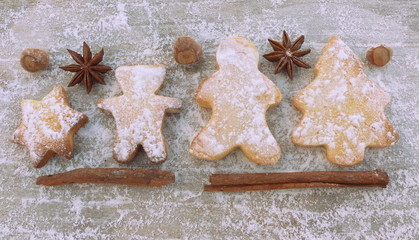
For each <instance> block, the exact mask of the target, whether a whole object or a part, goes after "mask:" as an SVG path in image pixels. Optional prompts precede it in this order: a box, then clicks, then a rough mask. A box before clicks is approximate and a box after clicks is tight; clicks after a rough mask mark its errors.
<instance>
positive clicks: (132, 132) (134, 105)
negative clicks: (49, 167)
mask: <svg viewBox="0 0 419 240" xmlns="http://www.w3.org/2000/svg"><path fill="white" fill-rule="evenodd" d="M115 74H116V79H117V81H118V83H119V85H120V86H121V89H122V91H123V95H122V96H119V97H113V98H108V99H101V100H99V101H98V107H99V108H100V109H102V110H104V111H105V112H108V113H111V114H112V115H113V117H114V118H115V122H116V128H117V134H116V140H115V147H114V151H113V156H114V158H115V159H116V160H117V161H118V162H121V163H126V162H129V161H131V160H132V159H133V158H134V157H135V155H136V153H137V151H138V147H139V145H142V146H143V148H144V150H145V152H146V154H147V156H148V158H149V159H150V161H151V162H153V163H160V162H163V161H164V160H166V158H167V150H166V143H165V140H164V137H163V134H162V125H163V119H164V116H165V114H166V113H167V112H169V113H174V112H179V111H180V110H181V107H182V101H181V100H180V99H177V98H170V97H165V96H158V95H156V93H157V92H158V91H159V90H160V88H161V87H162V86H163V81H164V76H165V75H166V69H165V67H164V66H163V65H153V66H151V65H136V66H122V67H119V68H118V69H116V71H115Z"/></svg>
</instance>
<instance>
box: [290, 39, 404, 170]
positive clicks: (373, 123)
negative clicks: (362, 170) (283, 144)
mask: <svg viewBox="0 0 419 240" xmlns="http://www.w3.org/2000/svg"><path fill="white" fill-rule="evenodd" d="M314 73H315V75H316V77H315V79H314V81H313V82H311V83H310V84H309V85H308V86H307V87H306V88H305V89H303V90H302V91H301V92H300V93H299V94H298V95H297V96H296V97H295V98H294V105H295V106H296V107H297V109H299V110H300V111H301V112H302V113H303V118H302V120H301V122H300V124H299V126H298V127H297V128H296V129H295V131H294V132H293V134H292V141H293V142H294V143H295V144H297V145H301V146H325V147H326V153H327V159H328V160H329V161H331V162H332V163H335V164H338V165H341V166H352V165H355V164H358V163H360V162H362V161H363V159H364V151H365V148H366V147H386V146H390V145H393V144H395V143H396V142H397V140H398V138H399V135H398V134H397V132H396V131H395V130H394V128H393V126H392V125H391V124H390V122H389V121H388V120H387V118H386V117H385V115H384V107H385V106H386V105H387V104H388V103H389V102H390V96H389V95H388V94H387V93H386V92H384V90H383V89H381V88H380V87H379V86H378V85H377V84H375V83H374V82H373V81H371V80H370V79H368V77H367V76H366V75H365V73H364V71H363V64H362V62H361V61H360V60H359V58H358V57H357V56H356V55H355V54H354V53H353V52H352V50H351V49H350V48H349V47H348V46H347V45H346V44H345V43H344V42H343V41H342V40H340V39H339V38H338V37H336V36H333V37H331V38H330V39H329V42H328V44H327V45H326V47H325V48H324V50H323V53H322V55H321V56H320V58H319V61H318V62H317V64H316V67H315V68H314Z"/></svg>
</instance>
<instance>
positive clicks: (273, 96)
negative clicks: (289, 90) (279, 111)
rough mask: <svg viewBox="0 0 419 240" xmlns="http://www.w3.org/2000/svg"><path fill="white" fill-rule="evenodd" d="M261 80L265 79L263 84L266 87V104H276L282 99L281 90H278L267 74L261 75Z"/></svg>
mask: <svg viewBox="0 0 419 240" xmlns="http://www.w3.org/2000/svg"><path fill="white" fill-rule="evenodd" d="M263 80H265V84H266V86H267V87H268V99H269V101H268V104H269V105H270V106H274V105H278V104H279V102H280V101H281V99H282V94H281V91H279V89H278V87H277V86H276V85H275V83H273V82H272V81H271V80H270V79H269V78H268V77H267V76H265V75H263Z"/></svg>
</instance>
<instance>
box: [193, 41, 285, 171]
mask: <svg viewBox="0 0 419 240" xmlns="http://www.w3.org/2000/svg"><path fill="white" fill-rule="evenodd" d="M216 58H217V65H218V66H219V70H218V71H217V72H216V73H214V74H213V75H211V76H209V77H208V78H207V79H205V80H204V81H203V82H202V83H201V85H200V86H199V88H198V90H197V91H196V93H195V99H196V101H197V102H198V103H199V105H200V106H201V107H204V108H211V109H212V115H211V119H210V120H209V122H208V124H207V125H206V126H205V127H204V128H202V130H201V131H200V132H199V133H198V134H197V135H196V136H195V138H194V139H193V140H192V143H191V146H190V148H189V153H191V154H192V155H193V156H195V157H198V158H202V159H206V160H218V159H221V158H223V157H224V156H226V155H227V154H229V153H230V152H231V151H233V150H234V149H235V148H240V149H241V150H242V151H243V152H244V154H245V155H246V157H247V158H249V159H250V160H251V161H253V162H255V163H259V164H274V163H276V162H277V161H278V160H279V158H280V156H281V149H280V147H279V144H278V143H277V142H276V140H275V138H274V137H273V135H272V133H271V131H270V130H269V128H268V125H267V123H266V119H265V114H266V110H267V109H268V108H269V107H272V106H275V105H278V104H279V102H280V101H281V93H280V91H279V90H278V88H277V87H276V86H275V84H274V83H273V82H272V81H271V80H270V79H268V78H267V77H266V76H265V75H263V74H262V73H261V72H260V71H259V69H258V61H259V52H258V50H257V49H256V47H255V46H254V45H253V44H252V43H251V42H250V41H248V40H247V39H244V38H229V39H226V40H224V41H223V42H221V44H220V46H219V47H218V50H217V54H216Z"/></svg>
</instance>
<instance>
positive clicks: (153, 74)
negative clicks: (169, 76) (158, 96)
mask: <svg viewBox="0 0 419 240" xmlns="http://www.w3.org/2000/svg"><path fill="white" fill-rule="evenodd" d="M165 74H166V68H165V67H164V66H163V65H137V66H122V67H119V68H117V69H116V71H115V76H116V79H117V80H118V82H119V85H120V86H121V88H122V91H123V92H124V93H130V92H135V93H139V92H149V93H155V92H157V91H158V90H159V89H160V88H161V86H162V84H163V81H164V76H165Z"/></svg>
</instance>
